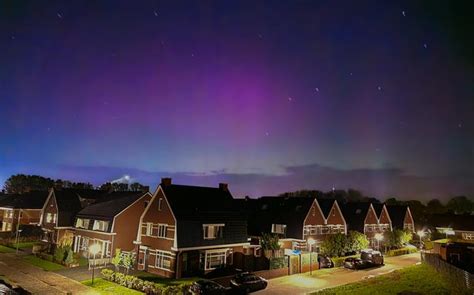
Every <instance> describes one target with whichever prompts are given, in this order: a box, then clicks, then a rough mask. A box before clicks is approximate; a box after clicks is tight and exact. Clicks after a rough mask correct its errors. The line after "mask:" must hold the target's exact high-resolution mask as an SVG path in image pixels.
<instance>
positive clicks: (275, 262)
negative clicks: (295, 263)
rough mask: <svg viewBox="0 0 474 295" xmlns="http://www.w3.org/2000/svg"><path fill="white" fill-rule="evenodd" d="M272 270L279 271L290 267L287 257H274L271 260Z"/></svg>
mask: <svg viewBox="0 0 474 295" xmlns="http://www.w3.org/2000/svg"><path fill="white" fill-rule="evenodd" d="M269 261H270V269H278V268H283V267H288V260H287V258H286V256H283V257H272V258H270V259H269Z"/></svg>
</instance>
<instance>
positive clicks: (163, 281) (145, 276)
mask: <svg viewBox="0 0 474 295" xmlns="http://www.w3.org/2000/svg"><path fill="white" fill-rule="evenodd" d="M132 275H134V276H136V277H137V278H139V279H142V280H145V281H150V282H153V283H156V284H160V285H162V286H163V287H166V286H177V285H180V284H192V283H193V282H195V281H197V280H199V279H201V278H198V277H191V278H183V279H168V278H162V277H159V276H156V275H153V274H151V273H147V272H144V271H138V272H135V273H133V274H132Z"/></svg>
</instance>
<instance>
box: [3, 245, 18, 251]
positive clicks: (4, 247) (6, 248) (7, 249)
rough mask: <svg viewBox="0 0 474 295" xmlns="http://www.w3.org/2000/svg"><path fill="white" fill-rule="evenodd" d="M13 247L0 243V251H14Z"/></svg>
mask: <svg viewBox="0 0 474 295" xmlns="http://www.w3.org/2000/svg"><path fill="white" fill-rule="evenodd" d="M14 252H15V249H12V248H9V247H6V246H3V245H0V253H14Z"/></svg>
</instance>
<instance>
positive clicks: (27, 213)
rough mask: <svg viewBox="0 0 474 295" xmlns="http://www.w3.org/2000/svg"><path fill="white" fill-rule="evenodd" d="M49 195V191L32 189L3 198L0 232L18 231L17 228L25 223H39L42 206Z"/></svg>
mask: <svg viewBox="0 0 474 295" xmlns="http://www.w3.org/2000/svg"><path fill="white" fill-rule="evenodd" d="M47 197H48V192H47V191H31V192H27V193H23V194H15V195H7V196H5V197H4V198H2V200H1V201H0V232H16V230H17V228H19V227H20V226H23V225H31V226H36V225H38V224H39V222H40V219H41V208H42V206H43V204H44V202H45V200H46V198H47Z"/></svg>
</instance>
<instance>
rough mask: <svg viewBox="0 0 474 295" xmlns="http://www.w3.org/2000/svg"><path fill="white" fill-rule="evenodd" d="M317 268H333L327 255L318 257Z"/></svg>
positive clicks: (332, 263)
mask: <svg viewBox="0 0 474 295" xmlns="http://www.w3.org/2000/svg"><path fill="white" fill-rule="evenodd" d="M318 263H319V268H332V267H334V262H333V261H332V260H331V257H329V256H327V255H318Z"/></svg>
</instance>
